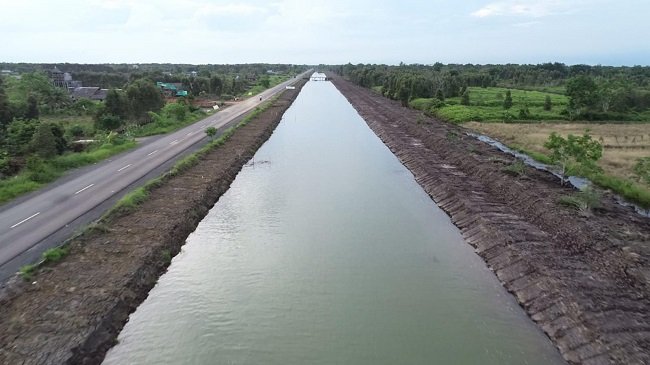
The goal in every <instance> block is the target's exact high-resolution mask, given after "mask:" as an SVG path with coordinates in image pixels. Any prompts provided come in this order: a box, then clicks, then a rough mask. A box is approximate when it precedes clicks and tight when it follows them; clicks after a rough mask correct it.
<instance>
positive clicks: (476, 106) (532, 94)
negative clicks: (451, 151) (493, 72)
mask: <svg viewBox="0 0 650 365" xmlns="http://www.w3.org/2000/svg"><path fill="white" fill-rule="evenodd" d="M468 90H469V100H470V105H461V104H460V97H454V98H447V99H446V100H445V105H444V106H442V107H439V108H432V106H433V104H434V99H426V98H419V99H413V100H411V102H410V103H409V105H410V106H411V107H413V108H415V109H419V110H422V111H425V112H427V113H430V114H433V115H435V116H437V117H439V118H442V119H445V120H448V121H450V122H453V123H463V122H468V121H479V122H502V121H504V120H506V121H514V120H522V119H525V120H536V121H540V120H566V116H563V115H561V114H560V112H561V111H562V110H564V109H565V108H566V106H567V104H568V102H569V101H568V98H567V97H566V96H564V95H558V94H555V93H550V92H540V91H526V90H517V89H511V90H510V91H511V93H512V101H513V106H512V108H510V109H509V110H507V111H506V110H505V109H503V99H504V98H505V95H506V91H507V90H508V89H506V88H500V87H488V88H480V87H470V88H468ZM547 95H548V96H549V97H550V98H551V103H552V104H553V106H552V109H551V110H550V111H547V110H544V101H545V100H546V96H547ZM526 106H527V107H528V110H529V113H530V114H529V115H528V116H527V117H525V118H521V117H520V115H519V110H520V109H523V108H525V107H526Z"/></svg>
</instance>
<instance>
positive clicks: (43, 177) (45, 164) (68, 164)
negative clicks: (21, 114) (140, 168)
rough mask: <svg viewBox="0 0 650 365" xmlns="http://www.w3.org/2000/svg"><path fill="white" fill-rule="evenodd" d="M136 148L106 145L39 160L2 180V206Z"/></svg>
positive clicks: (130, 143) (129, 145) (129, 143)
mask: <svg viewBox="0 0 650 365" xmlns="http://www.w3.org/2000/svg"><path fill="white" fill-rule="evenodd" d="M135 146H136V142H135V141H127V142H123V143H120V144H108V143H107V144H104V145H102V146H100V147H99V148H97V149H95V150H92V151H88V152H77V153H68V154H65V155H62V156H57V157H55V158H53V159H51V160H37V161H35V162H34V163H32V164H30V165H29V166H28V167H27V168H26V169H25V170H24V171H22V172H21V173H20V174H18V175H16V176H14V177H10V178H8V179H4V180H0V204H2V203H5V202H7V201H9V200H12V199H14V198H16V197H18V196H20V195H23V194H27V193H29V192H32V191H34V190H37V189H39V188H41V187H42V186H43V185H45V184H47V183H49V182H52V181H54V180H56V179H57V178H59V177H60V176H61V175H63V174H64V173H65V172H66V171H68V170H70V169H74V168H78V167H82V166H86V165H90V164H93V163H96V162H99V161H102V160H104V159H106V158H108V157H110V156H114V155H116V154H119V153H122V152H124V151H126V150H129V149H131V148H133V147H135Z"/></svg>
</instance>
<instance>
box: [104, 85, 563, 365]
mask: <svg viewBox="0 0 650 365" xmlns="http://www.w3.org/2000/svg"><path fill="white" fill-rule="evenodd" d="M118 341H119V343H118V345H116V346H115V347H114V348H113V349H111V350H110V351H109V352H108V354H107V356H106V359H105V361H104V364H283V365H285V364H501V365H502V364H545V365H546V364H563V363H564V362H563V360H562V359H561V357H560V355H559V353H558V352H557V350H556V349H555V348H554V347H553V345H552V344H551V343H550V341H549V340H548V339H547V338H546V337H545V336H544V334H543V333H542V332H541V331H540V330H539V329H538V328H537V327H536V326H535V325H534V324H533V323H532V321H530V319H528V317H527V316H526V315H525V313H524V312H523V311H522V310H521V308H519V306H518V305H517V304H516V302H515V301H514V299H513V298H512V297H511V296H510V295H509V294H508V293H506V291H505V290H504V289H503V288H502V286H501V285H500V284H499V282H498V281H497V280H496V278H495V277H494V275H493V274H492V273H491V272H490V271H489V270H488V269H487V268H486V266H485V264H484V263H483V261H482V260H481V259H480V258H479V257H478V256H477V255H475V254H474V252H473V251H472V249H471V247H470V246H469V245H468V244H467V243H465V242H464V241H463V239H462V237H461V235H460V233H459V231H458V230H457V229H456V227H454V226H453V224H452V223H451V222H450V220H449V218H448V217H447V216H446V215H445V213H444V212H443V211H441V210H440V209H439V208H438V207H437V206H436V205H435V204H434V203H433V202H432V200H431V199H430V198H429V197H428V196H427V194H426V193H425V192H424V191H423V190H422V189H421V188H420V187H419V186H418V185H417V183H416V182H415V181H414V179H413V176H412V175H411V173H410V172H409V171H408V170H407V169H406V168H405V167H404V166H403V165H401V164H400V162H399V161H398V160H397V158H396V157H395V156H394V155H393V154H392V153H391V152H390V151H389V150H388V148H386V147H385V145H384V144H383V143H382V142H381V141H380V140H379V139H378V138H377V137H376V136H375V135H374V133H373V132H372V131H371V130H370V129H369V128H368V126H367V125H366V124H365V122H364V121H363V120H362V119H361V117H360V116H359V115H358V114H357V113H356V111H355V110H354V109H353V108H352V106H351V105H350V104H349V103H348V102H347V100H346V99H345V98H344V97H343V96H342V95H341V94H340V93H339V92H338V90H336V88H335V87H334V86H333V85H332V84H331V83H329V82H313V81H312V82H309V83H308V84H307V85H305V87H304V88H303V90H302V92H301V94H300V95H299V96H298V99H297V100H296V102H295V103H294V104H293V105H292V106H291V108H290V109H289V110H288V111H287V112H286V114H285V115H284V117H283V121H282V122H281V123H280V125H279V126H278V128H277V129H276V131H275V133H274V134H273V135H272V136H271V138H270V139H269V141H268V142H267V143H266V144H265V145H264V146H262V148H261V149H260V150H259V151H258V152H257V154H256V155H255V157H254V158H253V160H251V162H250V163H249V164H248V165H247V166H246V167H245V168H244V169H243V170H242V171H241V172H240V174H239V175H238V176H237V178H236V180H235V181H234V183H233V185H232V187H231V188H230V190H229V191H228V192H227V193H226V194H224V195H223V196H222V198H221V199H220V200H219V202H217V204H216V205H215V206H214V208H213V209H212V210H211V211H210V213H209V214H208V215H207V216H206V217H205V219H204V220H203V221H202V222H201V223H200V225H199V226H198V228H197V230H196V231H195V232H194V233H193V234H192V235H190V237H189V238H188V239H187V243H186V245H185V246H184V247H183V249H182V251H181V253H180V254H179V255H177V256H176V257H175V258H174V259H173V261H172V264H171V266H170V267H169V270H168V272H167V273H166V274H164V275H163V276H162V277H161V278H160V280H159V282H158V284H157V285H156V286H155V288H154V289H153V290H152V291H151V293H150V294H149V297H148V298H147V300H146V301H145V302H144V303H143V304H142V305H141V306H140V307H139V308H138V309H137V310H136V312H134V313H133V314H132V315H131V317H130V320H129V322H128V323H127V325H126V326H125V328H124V329H123V331H122V333H121V334H120V336H119V338H118Z"/></svg>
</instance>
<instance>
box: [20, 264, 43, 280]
mask: <svg viewBox="0 0 650 365" xmlns="http://www.w3.org/2000/svg"><path fill="white" fill-rule="evenodd" d="M37 268H38V264H28V265H23V266H22V267H21V268H20V270H18V273H19V275H20V277H21V278H23V279H25V280H27V281H30V280H32V278H33V277H34V272H35V271H36V269H37Z"/></svg>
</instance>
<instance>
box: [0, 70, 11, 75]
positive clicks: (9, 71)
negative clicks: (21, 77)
mask: <svg viewBox="0 0 650 365" xmlns="http://www.w3.org/2000/svg"><path fill="white" fill-rule="evenodd" d="M11 74H12V71H11V70H1V71H0V75H2V76H9V75H11Z"/></svg>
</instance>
